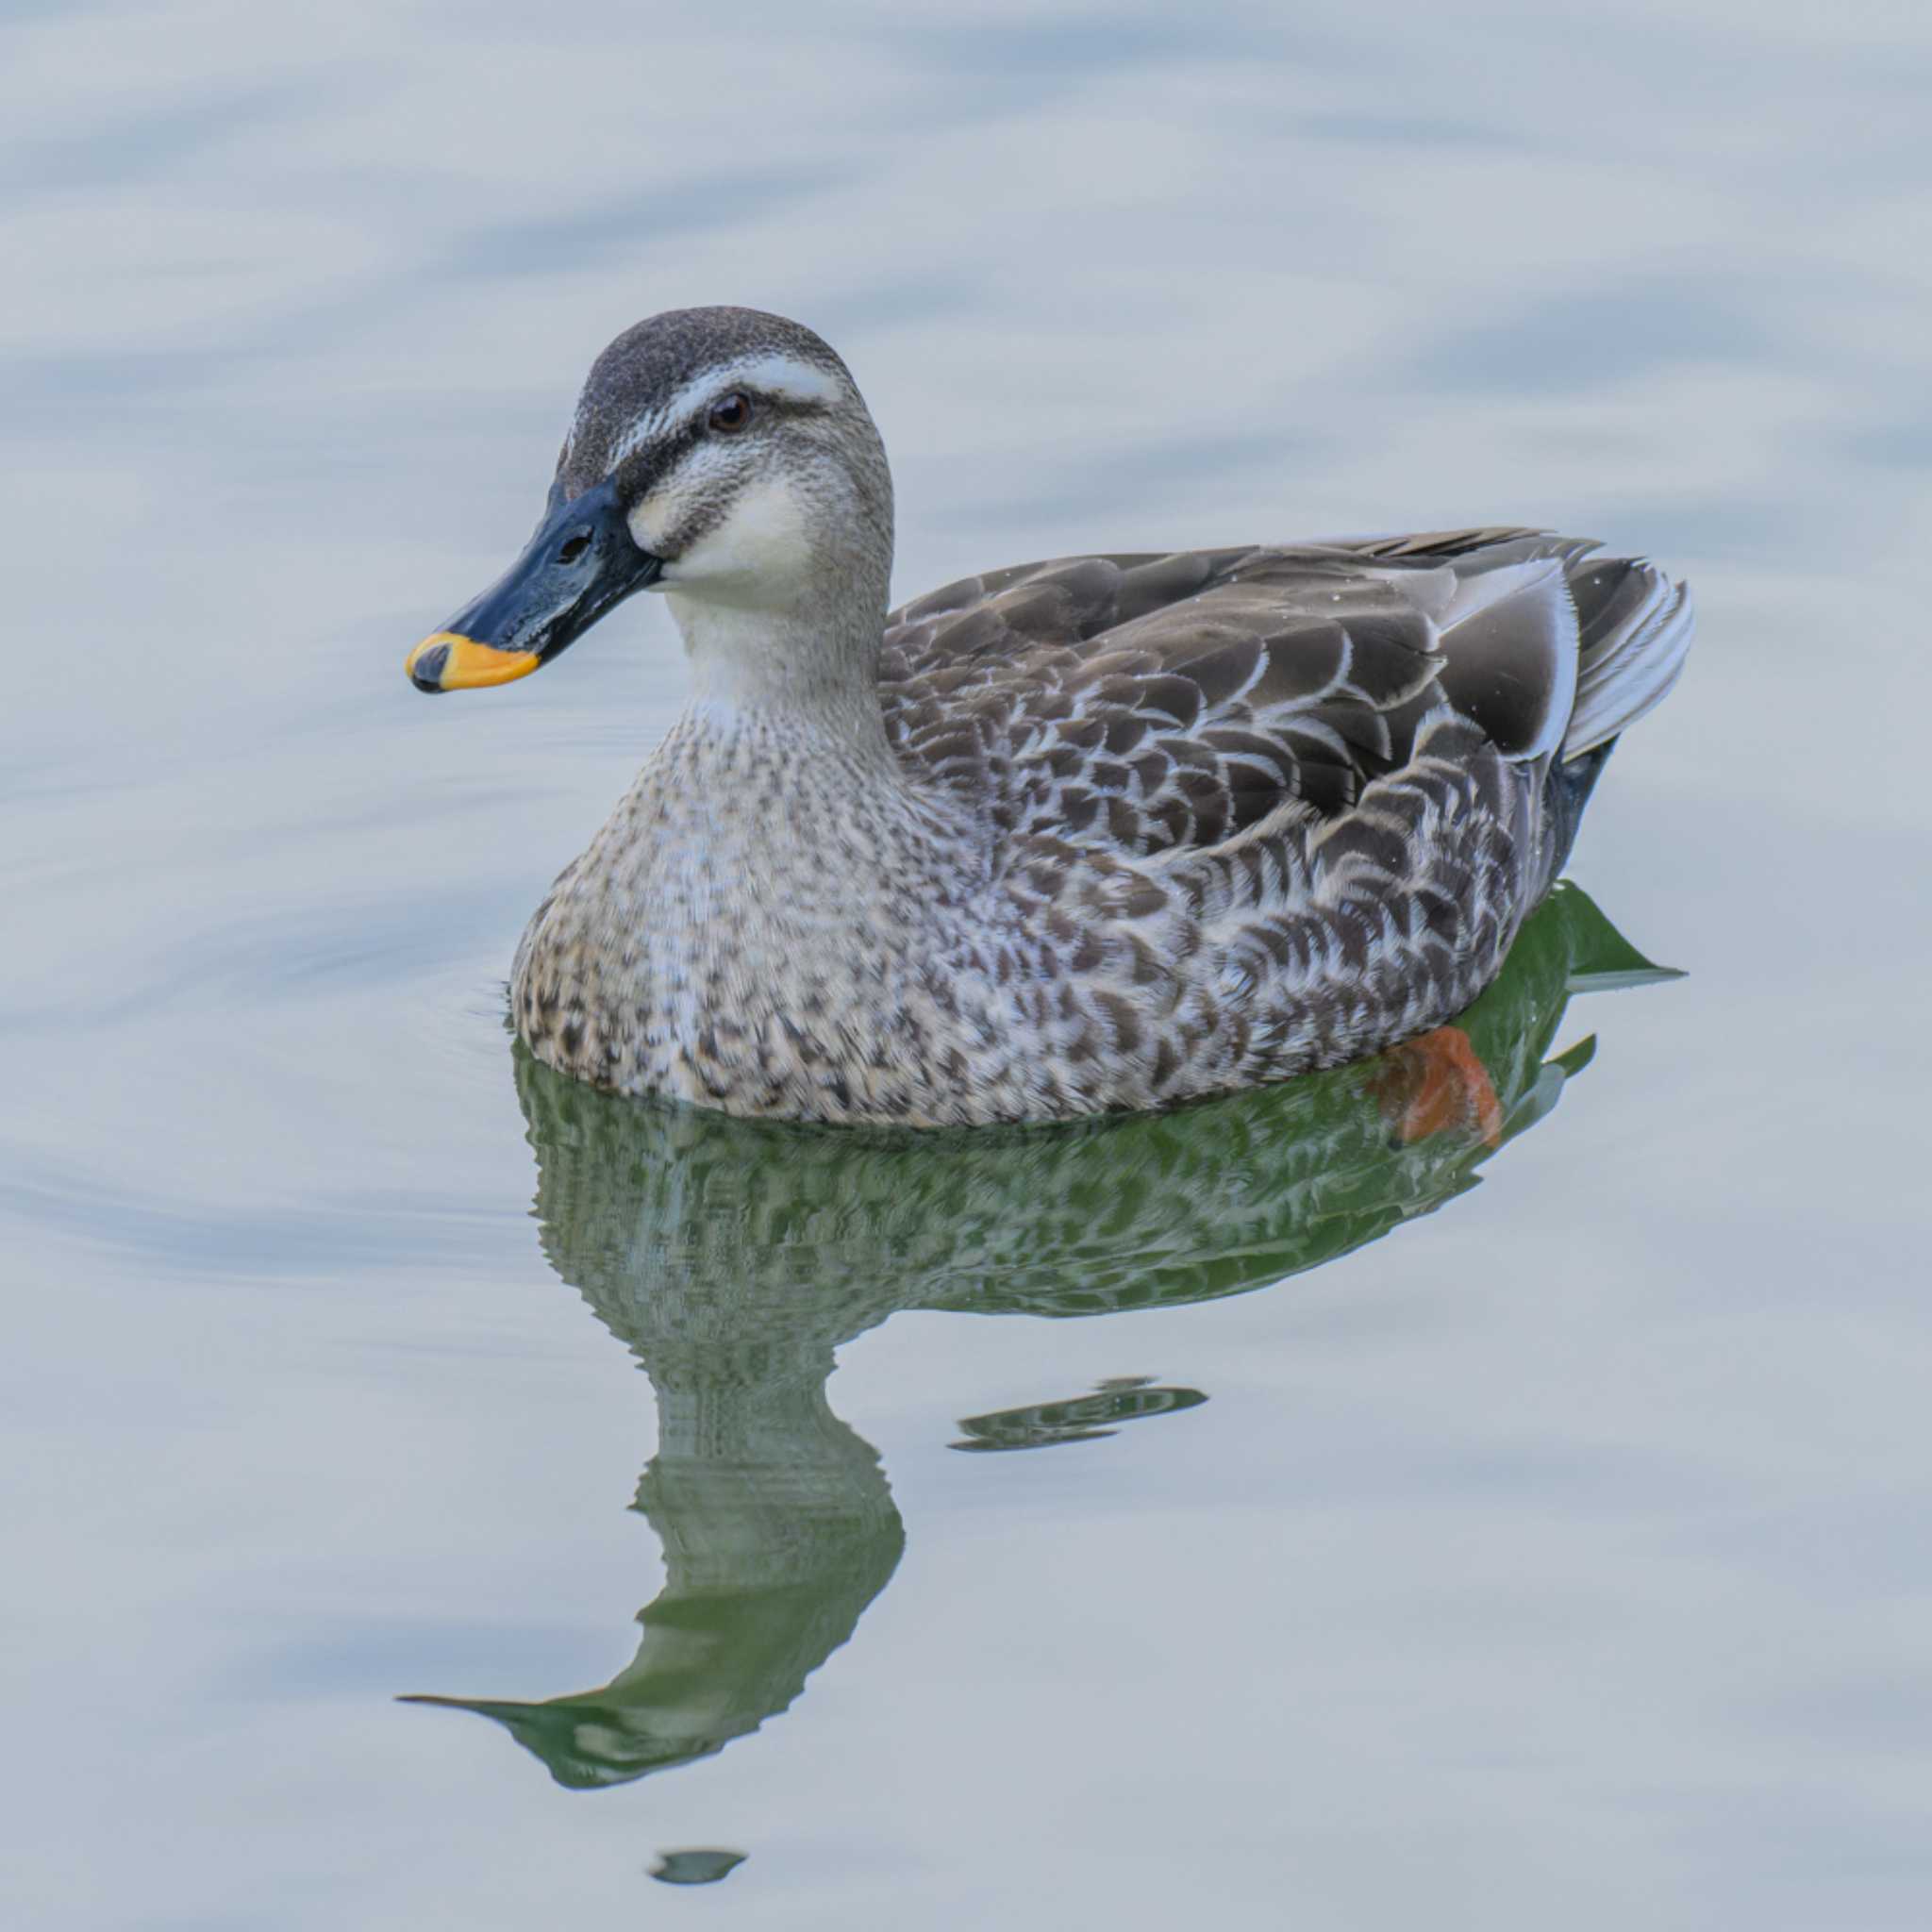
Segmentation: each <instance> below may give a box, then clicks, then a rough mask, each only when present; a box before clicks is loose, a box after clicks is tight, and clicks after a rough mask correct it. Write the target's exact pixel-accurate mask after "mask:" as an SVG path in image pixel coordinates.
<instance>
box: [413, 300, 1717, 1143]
mask: <svg viewBox="0 0 1932 1932" xmlns="http://www.w3.org/2000/svg"><path fill="white" fill-rule="evenodd" d="M1598 552H1599V546H1598V545H1597V544H1596V543H1595V542H1594V541H1591V540H1589V539H1582V538H1572V537H1564V536H1559V535H1556V534H1554V533H1552V532H1549V531H1545V530H1539V529H1534V528H1530V527H1520V526H1515V525H1490V526H1484V527H1476V528H1471V529H1466V530H1457V531H1444V532H1435V533H1430V534H1423V535H1410V536H1392V537H1388V536H1385V537H1371V538H1349V539H1344V540H1340V541H1315V542H1307V543H1250V544H1236V545H1232V546H1227V547H1221V548H1209V549H1188V550H1175V551H1168V552H1153V551H1149V552H1133V553H1121V554H1108V555H1095V556H1085V557H1069V558H1055V559H1052V560H1049V561H1043V562H1036V563H1024V564H1018V565H1013V566H1009V567H1007V568H1004V569H998V570H993V571H990V572H987V573H984V574H982V575H977V576H972V577H966V578H962V579H961V580H960V581H958V582H957V583H953V584H949V585H947V586H945V587H944V588H942V589H941V590H938V591H932V592H930V593H929V594H927V595H925V596H923V597H920V598H918V599H916V600H915V601H913V602H911V603H909V604H907V605H905V606H904V607H902V608H898V609H891V608H889V604H890V594H889V586H890V580H891V568H892V554H893V493H892V480H891V469H890V467H889V465H888V462H887V458H886V452H885V447H884V444H883V442H882V441H881V439H880V436H879V432H878V429H877V427H876V425H874V421H873V418H872V415H871V412H870V410H869V409H868V408H867V407H866V404H865V401H864V399H863V397H862V396H861V394H860V392H859V390H858V384H857V383H856V382H855V380H854V378H853V376H852V375H851V372H850V371H849V370H848V369H847V367H846V365H845V363H844V362H843V361H842V360H841V358H840V357H839V356H838V354H837V353H836V352H835V351H834V350H833V349H832V348H831V347H830V346H829V345H828V344H827V343H826V342H825V341H823V340H822V339H821V338H820V337H819V336H818V335H817V334H815V333H814V332H813V331H812V330H811V329H809V328H808V327H806V326H805V325H802V324H800V323H797V322H793V321H791V320H789V319H788V318H785V317H783V316H779V315H774V314H770V313H767V312H764V311H762V310H758V309H750V308H684V309H675V310H671V311H668V312H666V313H663V314H659V315H656V316H653V317H650V318H649V319H647V320H646V321H643V322H641V323H639V324H637V325H635V326H633V327H631V328H629V329H626V330H625V332H624V333H623V334H621V335H620V336H618V337H617V338H616V340H615V341H612V342H611V343H610V344H609V346H608V347H607V348H606V349H605V350H604V351H603V353H602V354H601V355H599V356H598V357H597V358H596V360H595V361H594V363H593V364H592V365H591V372H590V375H589V377H588V378H587V380H586V381H585V384H584V387H583V390H582V392H581V395H580V396H579V399H578V402H577V406H576V408H575V414H574V416H573V418H572V421H571V423H570V425H569V428H568V430H567V433H566V435H565V437H564V441H563V445H562V449H561V451H560V453H559V456H558V462H557V468H556V472H555V475H554V477H553V480H552V482H551V485H550V490H549V495H548V498H547V501H546V504H545V508H544V510H543V514H542V516H541V520H540V522H539V524H538V526H537V529H536V532H535V534H534V535H533V536H532V537H531V539H530V541H529V542H528V543H527V545H526V546H525V549H524V551H523V553H522V555H521V556H519V557H518V558H516V560H515V561H514V562H513V563H512V564H511V565H510V567H509V569H508V571H507V572H506V573H505V574H504V575H503V576H502V577H501V578H500V579H499V580H498V581H497V582H496V583H494V584H492V585H491V587H490V588H489V589H488V590H486V591H483V592H482V593H481V594H480V595H479V596H477V597H475V599H473V600H472V601H471V602H470V603H469V604H467V605H466V606H464V607H463V608H461V609H460V610H459V611H458V613H457V614H456V615H455V616H454V617H453V618H451V619H450V620H449V622H448V623H447V624H446V625H443V627H442V628H441V629H440V630H438V631H435V632H433V633H431V634H430V635H429V636H427V637H425V639H423V641H421V642H420V643H418V644H417V645H416V646H415V647H414V648H413V649H412V650H411V651H410V652H409V653H408V658H407V660H406V670H407V672H408V677H409V679H410V681H411V682H412V683H413V684H414V685H415V687H416V688H417V689H418V690H419V691H427V692H438V693H441V692H446V691H463V690H470V689H477V688H488V687H494V686H497V685H503V684H508V683H510V682H512V681H514V680H517V679H520V678H522V677H525V676H527V675H530V674H531V673H533V672H535V671H537V670H538V669H540V668H541V666H543V665H545V664H548V663H549V662H550V661H551V660H552V659H553V658H557V657H558V656H559V655H561V653H562V652H563V651H565V650H566V649H567V648H568V647H569V646H570V645H571V644H572V643H573V642H575V641H576V640H577V639H578V638H580V637H581V636H583V634H584V633H585V632H586V631H588V630H589V629H591V627H592V626H593V625H596V624H597V623H598V621H599V620H600V619H602V618H603V617H605V616H606V615H608V612H609V611H611V610H612V609H613V608H616V606H617V605H619V604H620V603H623V602H625V600H626V599H628V598H630V597H632V596H635V595H637V594H640V593H643V592H649V593H651V594H653V595H658V596H661V597H663V598H664V599H665V602H666V603H667V605H668V606H669V608H670V613H671V615H672V617H673V619H674V620H675V625H676V627H677V629H678V631H679V633H680V635H681V636H682V639H683V642H684V646H685V651H686V655H687V658H688V659H689V666H690V694H689V699H688V702H687V703H686V705H685V708H684V709H683V711H682V713H681V714H680V715H679V717H678V718H677V720H676V722H675V724H673V726H672V727H671V729H670V730H669V732H668V733H667V734H666V736H665V737H664V739H663V740H662V741H661V742H660V743H659V744H658V747H657V749H656V750H655V751H654V752H653V753H652V754H651V756H650V758H648V759H647V760H646V762H645V763H644V765H643V768H642V770H641V772H640V773H639V774H638V777H637V779H636V781H635V783H634V784H633V785H632V786H631V788H630V790H629V791H628V792H627V793H626V794H625V796H624V798H623V799H622V800H621V801H620V802H619V804H618V805H617V807H616V808H615V810H614V811H613V812H612V813H611V815H610V817H609V819H608V821H607V822H606V824H604V825H603V827H602V828H601V829H600V830H599V831H598V832H597V834H596V835H595V837H594V838H593V839H592V840H591V842H590V844H589V846H588V847H587V848H586V849H585V851H584V852H583V853H582V854H581V855H580V856H579V857H578V858H575V859H574V860H573V861H572V862H571V863H570V864H569V865H567V866H566V867H565V868H564V869H563V871H562V873H561V874H558V878H557V879H556V881H555V883H554V884H553V885H552V887H551V889H550V891H549V892H548V894H547V895H546V896H545V897H544V898H543V899H542V901H541V904H540V905H539V906H538V908H537V910H536V912H535V913H534V915H533V916H532V917H531V919H530V922H529V924H528V926H527V927H526V929H525V933H524V935H523V939H522V941H521V943H520V944H519V946H518V948H517V951H516V955H515V958H514V961H513V963H512V967H511V973H510V980H509V1006H510V1015H511V1019H512V1022H513V1024H514V1029H515V1031H516V1033H517V1034H518V1036H520V1038H521V1039H522V1041H524V1042H525V1046H526V1047H527V1049H528V1051H529V1052H530V1054H531V1055H532V1056H533V1057H534V1058H535V1059H537V1060H538V1061H539V1062H541V1063H542V1064H544V1065H546V1066H548V1067H551V1068H553V1069H555V1070H556V1071H558V1072H559V1073H561V1074H569V1075H572V1076H574V1077H575V1078H577V1079H579V1080H583V1081H586V1082H589V1083H590V1084H591V1085H592V1086H595V1087H598V1088H602V1089H606V1090H608V1091H615V1092H618V1093H622V1094H626V1095H631V1096H637V1097H645V1096H649V1097H655V1098H658V1099H661V1100H668V1101H674V1102H682V1103H688V1104H691V1105H694V1106H697V1107H701V1108H714V1109H719V1110H722V1111H724V1112H725V1113H729V1114H733V1115H739V1116H745V1117H757V1118H767V1119H774V1120H787V1121H799V1122H817V1123H826V1124H848V1125H849V1124H877V1125H889V1126H904V1127H912V1128H931V1127H950V1126H982V1125H991V1124H1002V1123H1005V1124H1015V1123H1033V1122H1047V1121H1064V1120H1072V1119H1076V1118H1079V1117H1083V1116H1087V1115H1095V1114H1107V1113H1124V1112H1144V1111H1148V1110H1153V1109H1163V1108H1172V1107H1175V1106H1178V1105H1181V1104H1183V1103H1188V1102H1192V1101H1198V1100H1202V1099H1205V1098H1208V1097H1209V1096H1211V1095H1215V1094H1222V1093H1228V1092H1233V1091H1239V1090H1241V1089H1246V1088H1252V1087H1257V1086H1263V1085H1267V1084H1270V1083H1273V1082H1276V1081H1281V1080H1287V1079H1291V1078H1294V1077H1296V1076H1298V1075H1301V1074H1308V1073H1310V1072H1313V1071H1315V1070H1317V1069H1321V1068H1326V1067H1334V1066H1339V1065H1342V1064H1345V1063H1347V1062H1349V1061H1352V1060H1357V1059H1361V1058H1366V1057H1368V1056H1371V1055H1374V1054H1376V1053H1379V1052H1381V1051H1383V1050H1384V1049H1387V1048H1390V1047H1392V1046H1395V1045H1397V1044H1399V1043H1401V1042H1404V1041H1417V1040H1421V1039H1424V1038H1427V1037H1430V1036H1432V1035H1434V1034H1436V1033H1437V1032H1438V1031H1440V1030H1441V1029H1442V1028H1444V1027H1445V1026H1446V1025H1447V1024H1448V1023H1449V1022H1450V1021H1451V1020H1453V1019H1454V1017H1455V1016H1456V1015H1457V1014H1458V1013H1460V1012H1461V1011H1462V1010H1463V1009H1464V1008H1468V1007H1469V1006H1470V1005H1471V1003H1472V1002H1473V1001H1474V999H1475V998H1476V997H1477V995H1478V994H1479V993H1480V992H1481V991H1483V989H1484V988H1485V987H1486V986H1487V985H1489V984H1490V983H1491V981H1492V980H1493V979H1494V978H1495V976H1496V974H1497V973H1498V972H1499V971H1500V969H1501V967H1502V964H1503V961H1504V959H1505V958H1506V957H1507V953H1508V951H1509V947H1510V945H1511V942H1512V941H1513V940H1514V939H1515V937H1516V935H1517V933H1518V931H1519V930H1520V929H1521V927H1522V925H1523V924H1524V920H1525V919H1527V918H1528V916H1529V915H1530V913H1531V912H1533V911H1534V910H1535V908H1537V907H1538V905H1539V904H1540V903H1541V901H1542V900H1543V899H1544V898H1545V896H1546V895H1547V894H1548V892H1549V891H1550V890H1551V888H1552V886H1553V885H1554V884H1555V883H1556V881H1557V877H1558V875H1559V874H1560V872H1561V869H1562V867H1563V864H1564V862H1565V860H1566V858H1568V855H1569V852H1570V849H1571V845H1572V842H1573V841H1574V837H1575V834H1576V829H1577V825H1578V823H1579V821H1580V819H1581V816H1582V813H1583V810H1584V808H1585V806H1586V804H1587V803H1588V801H1589V799H1590V796H1591V791H1592V788H1593V787H1594V785H1595V783H1596V780H1597V777H1598V775H1599V774H1600V773H1601V771H1602V769H1603V765H1604V761H1605V759H1606V758H1607V757H1608V755H1609V752H1610V750H1611V748H1612V747H1613V746H1614V744H1615V743H1616V741H1617V740H1618V738H1619V736H1620V735H1621V734H1622V733H1623V732H1624V730H1625V729H1626V728H1627V727H1628V726H1629V725H1630V724H1633V723H1634V722H1636V720H1637V719H1638V718H1640V717H1641V716H1642V715H1643V714H1644V713H1645V712H1646V711H1648V710H1649V709H1650V708H1652V707H1653V706H1655V705H1656V704H1657V702H1658V701H1659V700H1660V699H1661V698H1662V697H1663V696H1664V695H1665V693H1666V692H1667V691H1669V690H1670V688H1671V687H1672V685H1673V684H1674V682H1675V680H1676V678H1677V676H1678V674H1679V673H1680V671H1681V670H1682V668H1683V665H1684V661H1685V657H1686V653H1687V652H1688V649H1689V647H1690V643H1691V634H1692V629H1693V623H1694V615H1693V606H1692V602H1691V595H1690V592H1689V590H1688V587H1687V586H1686V585H1685V584H1683V583H1682V582H1675V581H1673V580H1672V579H1671V578H1670V577H1669V576H1668V575H1666V574H1665V573H1663V572H1662V571H1660V570H1658V569H1657V567H1656V566H1655V565H1654V564H1652V563H1651V562H1650V561H1649V560H1648V559H1647V558H1641V557H1609V558H1606V557H1603V556H1601V555H1599V554H1598Z"/></svg>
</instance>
